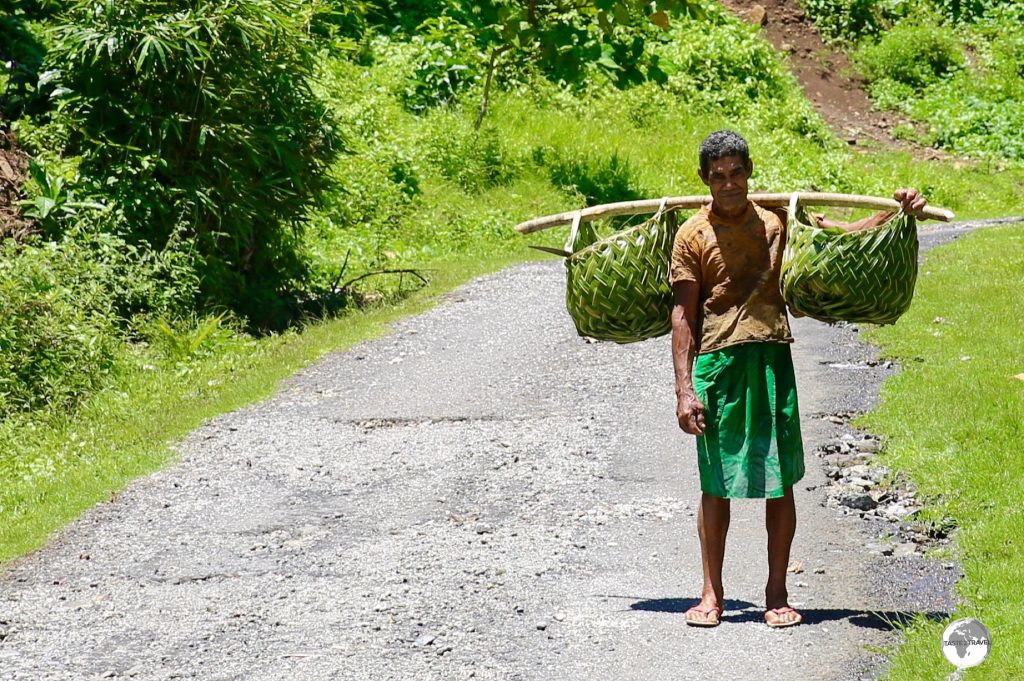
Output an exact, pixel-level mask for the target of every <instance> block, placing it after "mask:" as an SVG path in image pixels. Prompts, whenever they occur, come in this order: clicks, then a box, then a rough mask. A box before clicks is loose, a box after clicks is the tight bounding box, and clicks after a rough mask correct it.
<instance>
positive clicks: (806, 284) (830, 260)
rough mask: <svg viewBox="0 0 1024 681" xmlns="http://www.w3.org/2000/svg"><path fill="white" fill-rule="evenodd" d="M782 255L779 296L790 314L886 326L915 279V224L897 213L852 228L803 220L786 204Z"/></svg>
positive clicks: (801, 214)
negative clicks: (874, 224)
mask: <svg viewBox="0 0 1024 681" xmlns="http://www.w3.org/2000/svg"><path fill="white" fill-rule="evenodd" d="M787 232H788V234H787V238H786V248H785V251H784V253H783V257H782V274H781V285H782V297H783V298H784V299H785V301H786V304H787V305H788V306H789V310H790V312H791V313H792V314H793V315H794V316H796V317H805V316H806V317H812V318H814V319H817V320H819V321H823V322H836V321H846V322H857V323H863V322H869V323H872V324H892V323H893V322H895V321H896V320H897V319H899V317H900V316H901V315H902V314H903V313H904V312H906V311H907V309H908V308H909V307H910V303H911V300H912V298H913V296H914V284H915V282H916V281H917V252H918V241H917V226H916V224H915V220H914V218H913V216H910V215H906V214H904V213H899V214H897V215H896V216H894V217H893V218H891V219H890V220H889V221H887V222H885V223H884V224H882V225H879V226H878V227H874V228H871V229H866V230H862V231H858V232H847V231H845V230H842V229H839V228H830V229H824V228H820V227H816V226H812V225H811V224H809V221H808V219H807V216H806V214H805V213H804V212H803V210H798V209H796V208H795V202H794V205H791V206H790V213H789V225H788V229H787Z"/></svg>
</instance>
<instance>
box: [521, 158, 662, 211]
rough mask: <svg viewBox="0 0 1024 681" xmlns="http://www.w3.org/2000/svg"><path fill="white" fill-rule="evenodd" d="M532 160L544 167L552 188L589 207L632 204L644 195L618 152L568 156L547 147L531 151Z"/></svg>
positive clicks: (644, 191) (632, 172) (634, 172)
mask: <svg viewBox="0 0 1024 681" xmlns="http://www.w3.org/2000/svg"><path fill="white" fill-rule="evenodd" d="M534 160H535V161H537V162H538V163H540V164H543V165H545V166H547V169H548V173H549V176H550V177H551V183H552V184H553V185H555V186H556V187H558V188H559V189H561V190H562V191H565V192H567V193H569V194H572V195H578V196H581V197H582V198H583V199H584V200H585V201H586V203H587V204H588V205H594V204H600V203H612V202H615V201H632V200H635V199H641V198H644V197H645V196H646V195H647V191H646V190H645V189H644V188H643V187H641V186H640V184H639V181H638V180H637V179H636V171H635V170H634V168H633V166H632V164H630V163H629V161H628V160H627V159H626V158H623V157H622V156H619V155H618V154H617V153H612V154H610V155H605V154H584V155H570V156H567V155H564V154H563V153H559V152H556V151H554V150H553V149H550V148H539V149H537V150H536V151H535V152H534Z"/></svg>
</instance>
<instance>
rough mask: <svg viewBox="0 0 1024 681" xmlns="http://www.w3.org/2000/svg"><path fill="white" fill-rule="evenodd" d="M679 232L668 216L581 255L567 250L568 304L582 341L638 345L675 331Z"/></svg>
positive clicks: (601, 241)
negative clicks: (671, 273)
mask: <svg viewBox="0 0 1024 681" xmlns="http://www.w3.org/2000/svg"><path fill="white" fill-rule="evenodd" d="M676 227H677V220H676V215H675V213H674V212H673V211H669V212H667V213H659V214H658V215H656V216H655V217H654V218H651V219H649V220H647V221H646V222H643V223H641V224H639V225H636V226H635V227H631V228H629V229H626V230H623V231H621V232H618V233H616V234H613V235H611V236H609V237H606V238H604V239H599V240H598V241H596V242H594V243H591V244H590V245H588V246H586V247H584V248H580V249H579V250H575V248H573V246H575V244H567V245H568V246H569V248H568V249H567V250H570V251H572V255H570V256H569V257H567V258H566V260H565V267H566V290H565V304H566V307H567V308H568V310H569V314H570V315H571V316H572V318H573V321H574V322H575V324H576V331H577V332H578V333H579V334H580V335H581V336H590V337H592V338H597V339H599V340H610V341H615V342H616V343H634V342H637V341H642V340H645V339H647V338H653V337H655V336H660V335H663V334H666V333H668V332H669V331H671V329H672V322H671V310H672V288H671V286H670V285H669V282H668V270H669V259H670V258H671V255H672V242H673V240H674V238H675V233H676ZM571 239H572V238H571ZM572 240H574V241H576V242H578V241H579V240H578V239H572Z"/></svg>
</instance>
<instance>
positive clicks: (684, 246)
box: [668, 225, 701, 284]
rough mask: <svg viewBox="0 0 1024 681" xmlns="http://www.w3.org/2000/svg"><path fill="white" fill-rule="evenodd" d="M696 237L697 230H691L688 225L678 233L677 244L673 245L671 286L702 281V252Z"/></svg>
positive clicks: (669, 278) (670, 269)
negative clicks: (677, 283)
mask: <svg viewBox="0 0 1024 681" xmlns="http://www.w3.org/2000/svg"><path fill="white" fill-rule="evenodd" d="M695 236H696V233H695V230H693V229H689V228H688V227H687V225H683V226H682V227H681V228H680V229H679V231H678V232H676V238H675V242H674V243H673V244H672V262H671V263H670V266H669V275H668V281H669V283H670V284H675V283H676V282H678V281H700V280H701V277H700V274H701V272H700V251H699V247H698V244H697V240H696V239H695V238H694V237H695Z"/></svg>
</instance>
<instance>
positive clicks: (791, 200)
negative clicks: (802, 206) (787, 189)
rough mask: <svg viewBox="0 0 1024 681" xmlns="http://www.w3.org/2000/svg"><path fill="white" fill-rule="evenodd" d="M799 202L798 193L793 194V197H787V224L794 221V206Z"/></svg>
mask: <svg viewBox="0 0 1024 681" xmlns="http://www.w3.org/2000/svg"><path fill="white" fill-rule="evenodd" d="M799 200H800V192H793V196H791V197H789V211H788V215H789V222H790V223H791V224H792V223H793V222H795V221H796V206H797V203H798V202H799Z"/></svg>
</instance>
